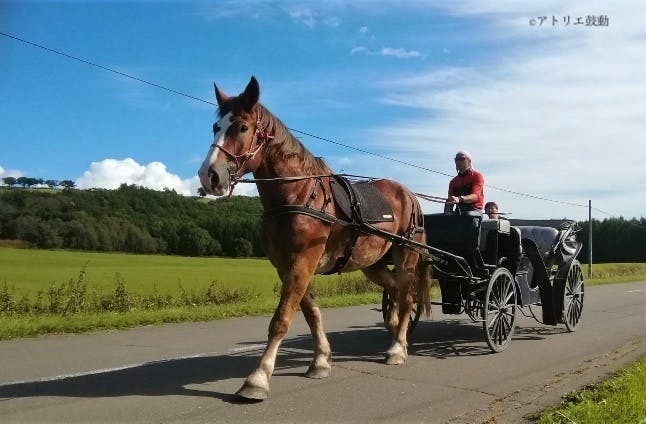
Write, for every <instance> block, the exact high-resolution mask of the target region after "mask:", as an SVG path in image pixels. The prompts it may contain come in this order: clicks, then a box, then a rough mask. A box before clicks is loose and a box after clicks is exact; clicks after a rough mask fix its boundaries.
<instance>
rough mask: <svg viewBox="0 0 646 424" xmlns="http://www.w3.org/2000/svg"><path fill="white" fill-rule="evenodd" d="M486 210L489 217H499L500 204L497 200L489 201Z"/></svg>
mask: <svg viewBox="0 0 646 424" xmlns="http://www.w3.org/2000/svg"><path fill="white" fill-rule="evenodd" d="M484 210H485V213H486V214H487V216H489V219H498V204H497V203H496V202H487V203H486V204H485V207H484Z"/></svg>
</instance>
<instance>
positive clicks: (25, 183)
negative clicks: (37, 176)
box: [16, 177, 29, 188]
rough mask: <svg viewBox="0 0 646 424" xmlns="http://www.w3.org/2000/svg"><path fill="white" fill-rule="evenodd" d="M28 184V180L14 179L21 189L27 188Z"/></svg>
mask: <svg viewBox="0 0 646 424" xmlns="http://www.w3.org/2000/svg"><path fill="white" fill-rule="evenodd" d="M28 183H29V178H27V177H18V178H17V179H16V184H20V185H21V186H22V187H23V188H25V187H27V184H28Z"/></svg>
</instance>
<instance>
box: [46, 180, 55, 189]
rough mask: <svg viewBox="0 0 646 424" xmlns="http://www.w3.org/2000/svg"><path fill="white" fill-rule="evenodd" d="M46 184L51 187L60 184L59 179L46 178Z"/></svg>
mask: <svg viewBox="0 0 646 424" xmlns="http://www.w3.org/2000/svg"><path fill="white" fill-rule="evenodd" d="M45 184H47V185H48V186H49V187H52V188H53V187H56V186H57V185H58V181H56V180H45Z"/></svg>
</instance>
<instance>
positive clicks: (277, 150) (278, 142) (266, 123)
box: [257, 103, 332, 175]
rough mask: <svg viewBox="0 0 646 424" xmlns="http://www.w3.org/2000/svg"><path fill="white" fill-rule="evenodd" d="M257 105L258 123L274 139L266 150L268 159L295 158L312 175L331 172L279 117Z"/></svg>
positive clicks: (282, 159)
mask: <svg viewBox="0 0 646 424" xmlns="http://www.w3.org/2000/svg"><path fill="white" fill-rule="evenodd" d="M257 107H258V108H260V113H262V118H261V119H262V121H261V123H260V125H262V126H263V127H264V128H267V131H268V132H269V133H270V134H272V135H273V136H274V140H273V142H272V143H271V144H270V145H273V148H271V149H268V151H267V154H268V155H269V157H268V159H269V160H270V161H278V160H281V161H284V160H287V159H292V158H296V159H297V160H299V161H300V162H301V163H302V166H303V171H304V172H305V173H309V174H312V175H315V174H331V173H332V171H331V169H330V167H329V166H328V165H327V164H326V163H325V161H324V160H323V158H320V157H315V156H314V155H312V153H311V152H310V151H309V150H307V148H306V147H305V146H304V145H303V143H301V141H300V140H299V139H297V138H296V137H294V135H292V133H291V132H290V131H289V130H288V129H287V127H286V126H285V124H283V123H282V122H281V120H280V119H278V118H277V117H276V116H274V114H272V113H271V112H270V111H269V110H268V109H267V108H266V107H264V106H263V105H261V104H260V103H258V104H257Z"/></svg>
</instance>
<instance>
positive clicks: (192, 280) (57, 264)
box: [0, 247, 278, 298]
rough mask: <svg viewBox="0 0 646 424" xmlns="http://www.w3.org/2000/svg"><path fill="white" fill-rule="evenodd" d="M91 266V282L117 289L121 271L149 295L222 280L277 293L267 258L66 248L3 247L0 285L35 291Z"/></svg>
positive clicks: (139, 291)
mask: <svg viewBox="0 0 646 424" xmlns="http://www.w3.org/2000/svg"><path fill="white" fill-rule="evenodd" d="M83 267H86V275H85V282H86V283H87V284H88V285H90V286H93V287H96V288H97V289H102V290H106V291H111V290H113V289H114V286H115V284H116V281H117V274H119V276H120V278H121V279H122V281H123V282H124V283H125V284H126V286H127V287H128V290H129V291H130V292H132V293H137V294H146V293H149V292H150V291H151V290H152V289H153V287H156V289H157V290H158V291H159V292H162V293H169V294H172V295H177V294H178V293H179V291H180V288H179V284H180V283H181V284H182V286H183V287H184V288H186V289H195V288H201V287H207V286H208V285H209V284H210V283H211V282H213V281H219V282H221V283H223V284H226V285H228V286H231V287H238V288H239V287H252V288H255V289H256V290H258V291H259V292H260V293H261V295H262V296H263V297H267V298H269V297H271V296H273V292H272V290H273V286H274V284H276V283H277V282H278V276H277V275H276V271H275V270H274V268H273V267H272V266H271V264H270V263H269V261H268V260H266V259H227V258H191V257H181V256H161V255H130V254H123V253H94V252H77V251H65V250H39V249H13V248H3V247H0V283H4V282H5V281H6V282H7V285H8V286H9V287H10V288H13V289H15V290H16V292H17V293H21V292H24V293H30V294H32V295H35V293H36V292H37V291H38V290H46V289H47V287H48V286H49V285H50V284H52V283H54V284H60V283H64V282H67V281H69V280H70V279H76V278H77V276H78V274H79V272H80V271H81V269H83Z"/></svg>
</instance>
